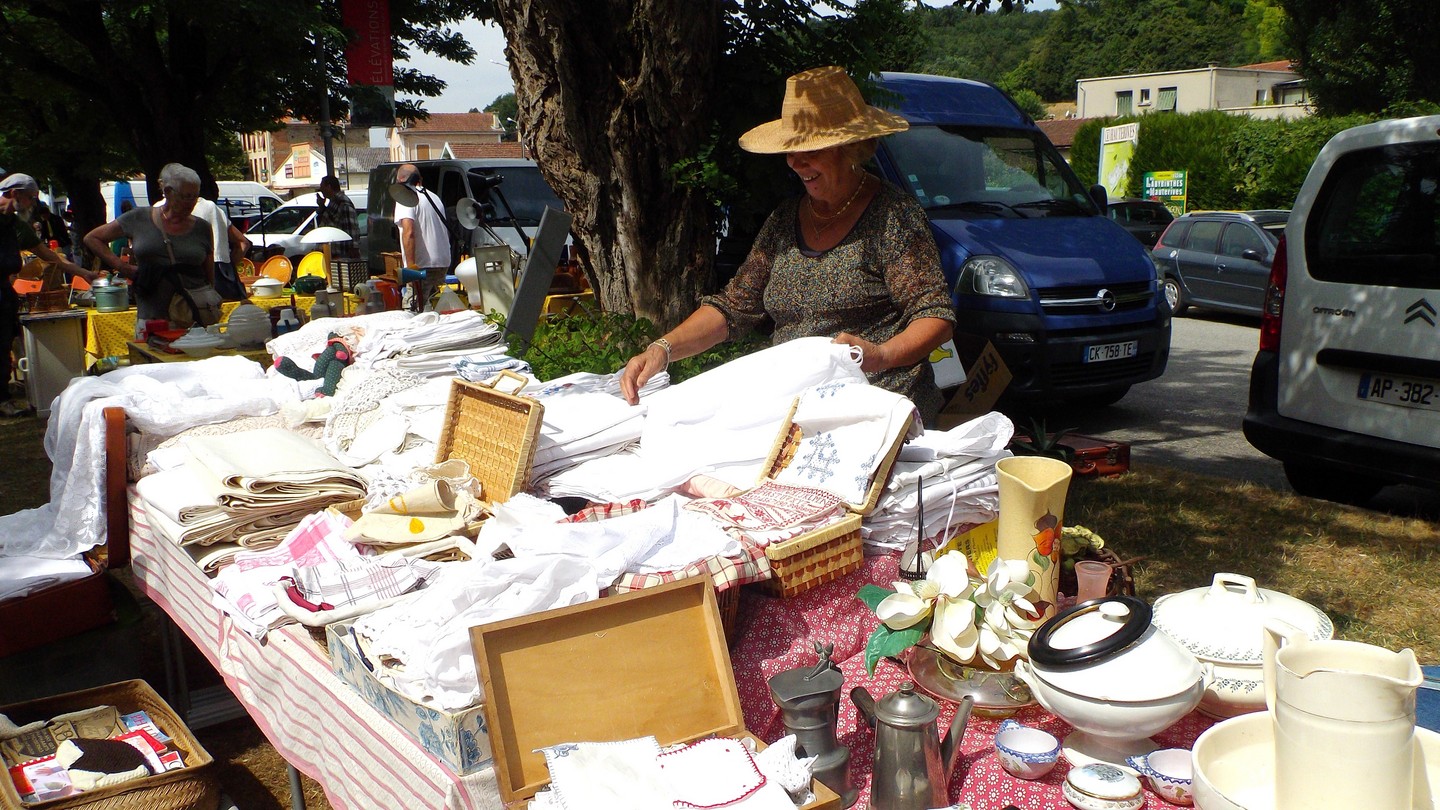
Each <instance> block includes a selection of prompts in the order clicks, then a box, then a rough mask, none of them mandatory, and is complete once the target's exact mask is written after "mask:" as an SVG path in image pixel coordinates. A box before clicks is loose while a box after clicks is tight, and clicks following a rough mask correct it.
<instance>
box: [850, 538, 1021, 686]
mask: <svg viewBox="0 0 1440 810" xmlns="http://www.w3.org/2000/svg"><path fill="white" fill-rule="evenodd" d="M1029 574H1030V569H1029V566H1028V565H1027V564H1026V563H1025V562H1024V561H1023V560H1002V559H996V560H995V561H994V562H992V563H991V564H990V567H989V568H988V569H987V570H986V572H985V576H984V578H983V579H978V580H977V579H972V578H971V576H970V561H969V560H968V559H966V557H965V555H964V554H963V553H961V552H959V551H951V552H949V553H946V554H944V555H941V556H940V557H937V558H936V559H935V561H934V562H933V563H931V564H930V568H929V570H927V571H926V572H925V578H924V579H921V580H917V581H914V582H906V581H896V582H895V583H893V585H894V589H893V590H887V589H885V588H882V587H880V586H878V585H866V586H865V587H863V588H861V589H860V590H859V592H858V593H856V594H855V595H856V597H857V598H858V599H860V601H862V602H864V603H865V604H866V605H868V606H869V607H870V609H871V610H873V611H875V615H876V616H877V617H878V618H879V619H880V626H879V627H877V628H875V632H873V633H871V634H870V640H869V642H867V643H866V645H865V667H866V670H867V671H868V672H869V673H870V674H872V675H873V674H874V673H875V664H876V663H878V662H879V661H880V659H881V658H884V657H886V656H895V655H899V654H900V653H902V652H904V651H905V650H907V649H909V648H910V647H912V646H914V645H915V644H918V643H919V642H920V640H921V639H922V638H924V637H925V634H926V633H929V635H930V643H931V644H933V645H934V646H935V648H936V649H938V650H940V651H941V652H942V653H944V654H945V655H946V656H948V657H949V658H952V659H954V660H955V661H956V662H958V663H961V664H970V665H984V666H988V667H990V668H992V669H999V668H1000V667H1001V665H1002V664H1004V663H1005V662H1007V661H1010V660H1011V659H1014V658H1016V657H1017V656H1022V655H1024V653H1025V648H1026V645H1027V644H1029V642H1030V636H1031V634H1033V633H1034V632H1035V628H1037V627H1039V626H1040V623H1041V618H1040V613H1039V611H1038V610H1037V609H1036V606H1035V604H1034V603H1033V601H1032V599H1031V597H1032V596H1033V591H1032V590H1031V587H1030V585H1029V584H1027V583H1026V580H1027V578H1028V576H1029Z"/></svg>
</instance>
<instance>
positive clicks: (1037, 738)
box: [995, 720, 1060, 779]
mask: <svg viewBox="0 0 1440 810" xmlns="http://www.w3.org/2000/svg"><path fill="white" fill-rule="evenodd" d="M995 755H996V756H997V757H998V758H999V759H1000V767H1002V768H1004V769H1005V772H1006V773H1008V774H1010V775H1011V776H1014V777H1018V778H1020V779H1039V778H1040V777H1042V776H1044V775H1045V774H1047V773H1049V772H1050V771H1051V769H1053V768H1054V767H1055V763H1056V762H1057V761H1059V759H1060V741H1059V740H1057V739H1055V737H1054V735H1052V734H1048V733H1046V732H1044V731H1041V730H1040V729H1038V728H1031V727H1030V726H1027V725H1023V724H1021V723H1017V722H1015V721H1014V720H1006V721H1005V722H1003V723H1001V724H1000V730H999V731H997V732H996V733H995Z"/></svg>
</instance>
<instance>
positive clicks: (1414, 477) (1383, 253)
mask: <svg viewBox="0 0 1440 810" xmlns="http://www.w3.org/2000/svg"><path fill="white" fill-rule="evenodd" d="M1437 189H1440V116H1428V117H1423V118H1407V119H1403V120H1390V121H1381V122H1378V123H1374V124H1366V125H1365V126H1360V127H1355V128H1353V129H1347V130H1345V131H1344V132H1341V133H1340V134H1338V135H1336V136H1335V137H1334V138H1331V139H1330V142H1329V143H1327V144H1326V145H1325V148H1324V149H1322V150H1320V154H1319V156H1318V157H1316V158H1315V163H1314V165H1313V166H1311V167H1310V174H1309V175H1307V176H1306V178H1305V184H1304V185H1303V186H1301V187H1300V193H1299V195H1298V196H1297V197H1296V198H1295V205H1294V208H1293V209H1292V211H1291V213H1290V221H1289V224H1288V225H1286V227H1285V239H1284V241H1283V242H1281V245H1280V249H1279V250H1278V251H1277V253H1276V256H1275V263H1274V266H1273V267H1272V268H1271V271H1270V285H1269V291H1268V292H1267V294H1266V297H1265V307H1264V311H1263V313H1262V316H1261V317H1262V320H1261V325H1260V351H1259V353H1258V354H1257V355H1256V356H1255V364H1254V366H1253V368H1252V369H1251V372H1250V407H1249V410H1248V412H1247V413H1246V414H1245V438H1246V439H1248V440H1249V441H1250V443H1251V444H1252V445H1254V446H1255V447H1256V448H1257V449H1259V450H1260V451H1261V452H1263V453H1265V454H1266V455H1268V456H1271V457H1273V458H1277V459H1279V460H1280V461H1282V462H1284V464H1285V476H1286V478H1288V479H1289V481H1290V485H1291V486H1293V487H1294V488H1295V491H1296V492H1299V493H1300V494H1302V495H1310V496H1313V497H1318V498H1326V499H1329V500H1335V501H1341V502H1345V503H1363V502H1365V501H1368V500H1370V498H1372V497H1373V496H1374V495H1375V494H1376V493H1377V492H1378V491H1379V490H1380V489H1381V487H1383V486H1385V485H1387V484H1399V483H1405V484H1416V485H1419V486H1424V487H1429V488H1436V487H1440V339H1437V338H1440V315H1437V309H1440V205H1437V202H1436V201H1437V199H1440V194H1437ZM1431 299H1434V300H1431Z"/></svg>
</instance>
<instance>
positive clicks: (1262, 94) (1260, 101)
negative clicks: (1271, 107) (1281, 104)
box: [1255, 87, 1270, 107]
mask: <svg viewBox="0 0 1440 810" xmlns="http://www.w3.org/2000/svg"><path fill="white" fill-rule="evenodd" d="M1269 103H1270V91H1269V90H1266V89H1264V88H1263V87H1262V88H1261V89H1259V90H1256V91H1255V106H1256V107H1262V106H1264V105H1266V104H1269Z"/></svg>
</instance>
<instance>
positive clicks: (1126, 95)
mask: <svg viewBox="0 0 1440 810" xmlns="http://www.w3.org/2000/svg"><path fill="white" fill-rule="evenodd" d="M1133 100H1134V94H1133V93H1131V92H1130V91H1129V90H1125V91H1123V92H1120V93H1116V94H1115V114H1116V115H1129V114H1130V113H1131V112H1133V111H1134V108H1133V106H1132V105H1131V102H1132V101H1133Z"/></svg>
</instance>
